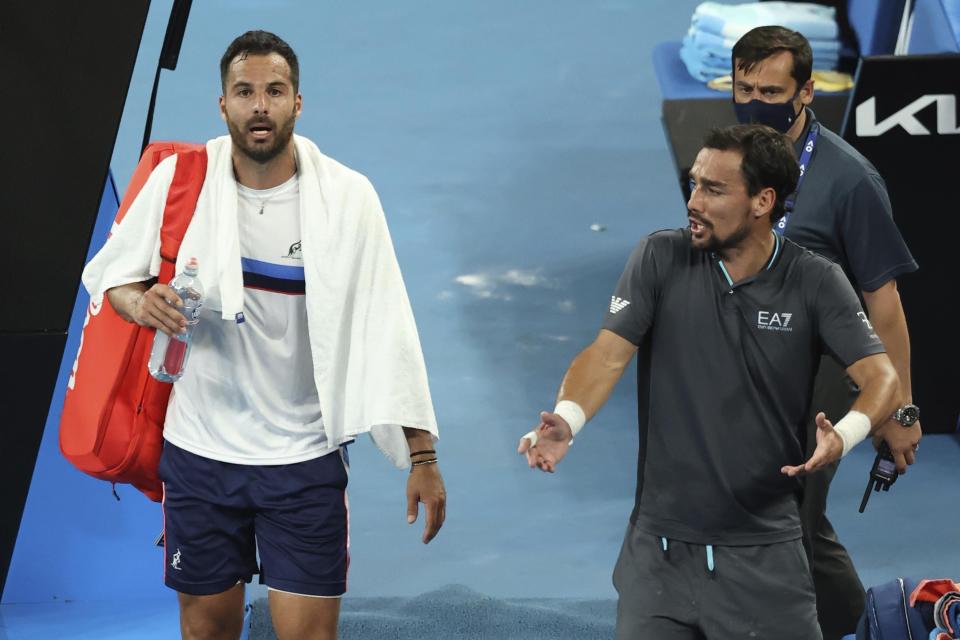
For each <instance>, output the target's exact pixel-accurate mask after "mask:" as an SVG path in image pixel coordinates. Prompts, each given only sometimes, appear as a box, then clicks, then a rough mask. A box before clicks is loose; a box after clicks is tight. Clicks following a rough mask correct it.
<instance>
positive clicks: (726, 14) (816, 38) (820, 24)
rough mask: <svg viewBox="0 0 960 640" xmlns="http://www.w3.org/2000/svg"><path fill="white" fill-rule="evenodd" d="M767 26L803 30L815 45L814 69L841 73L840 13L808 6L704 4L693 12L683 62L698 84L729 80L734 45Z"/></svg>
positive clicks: (791, 4)
mask: <svg viewBox="0 0 960 640" xmlns="http://www.w3.org/2000/svg"><path fill="white" fill-rule="evenodd" d="M764 25H780V26H782V27H787V28H788V29H793V30H794V31H799V32H800V33H802V34H803V35H804V37H806V39H807V40H809V41H810V47H811V48H812V49H813V68H814V69H826V70H832V69H836V68H837V62H838V60H839V57H840V35H839V30H838V29H837V21H836V15H835V11H834V9H833V7H825V6H823V5H819V4H812V3H806V2H750V3H747V4H732V5H731V4H720V3H719V2H704V3H702V4H700V5H699V6H698V7H697V8H696V10H695V11H694V12H693V18H692V19H691V21H690V30H689V31H688V32H687V35H686V36H685V37H684V38H683V46H682V47H681V48H680V58H681V59H682V60H683V63H684V64H685V65H686V66H687V70H688V71H689V72H690V75H691V76H693V77H694V78H696V79H697V80H701V81H703V82H707V81H709V80H712V79H714V78H718V77H720V76H725V75H729V74H730V54H731V52H732V51H733V45H734V44H736V42H737V40H739V39H740V37H741V36H743V34H745V33H746V32H747V31H750V30H751V29H753V28H755V27H761V26H764Z"/></svg>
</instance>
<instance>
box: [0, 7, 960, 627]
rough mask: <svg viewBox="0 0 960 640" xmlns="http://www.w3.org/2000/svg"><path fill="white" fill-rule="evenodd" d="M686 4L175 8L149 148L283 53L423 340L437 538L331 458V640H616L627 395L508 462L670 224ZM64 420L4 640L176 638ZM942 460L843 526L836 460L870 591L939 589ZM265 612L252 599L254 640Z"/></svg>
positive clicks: (38, 482)
mask: <svg viewBox="0 0 960 640" xmlns="http://www.w3.org/2000/svg"><path fill="white" fill-rule="evenodd" d="M696 4H697V1H696V0H643V1H642V2H640V1H634V2H628V1H615V0H599V1H596V2H589V3H584V2H577V1H574V0H539V1H531V2H523V3H517V2H510V1H508V0H496V1H493V2H479V1H473V0H471V1H469V2H466V1H464V2H444V1H442V0H426V1H423V2H416V3H412V2H410V3H393V2H389V3H388V2H378V1H371V2H358V3H353V2H351V3H333V2H306V1H303V2H294V1H292V0H288V1H277V2H271V3H263V2H254V1H253V0H232V1H230V2H227V1H226V0H210V1H207V2H203V3H194V6H193V9H192V13H191V18H190V23H189V26H188V28H187V32H186V37H185V40H184V46H183V50H182V52H181V57H180V62H179V65H178V68H177V70H176V71H175V72H169V71H165V72H164V75H163V76H162V79H161V85H160V95H159V99H158V103H157V114H156V118H155V123H154V135H153V138H154V139H156V140H162V139H174V140H193V141H200V140H205V139H207V138H210V137H213V136H217V135H222V134H223V133H224V126H223V123H222V122H221V120H220V119H219V115H218V109H217V97H218V96H219V78H218V68H217V64H218V61H219V58H220V55H221V54H222V52H223V50H224V49H225V48H226V46H227V44H228V43H229V42H230V40H232V39H233V37H235V36H236V35H238V34H240V33H242V32H243V31H245V30H247V29H251V28H264V29H268V30H272V31H275V32H277V33H278V34H279V35H281V36H282V37H284V38H285V39H287V40H288V41H289V42H290V43H291V45H292V46H293V47H294V49H296V50H297V52H298V55H299V57H300V61H301V85H302V86H301V91H302V93H303V95H304V112H303V116H302V118H301V120H300V122H299V123H298V125H297V130H298V132H299V133H301V134H303V135H306V136H308V137H310V138H312V139H313V140H314V141H316V142H317V144H318V145H319V146H320V148H321V149H322V150H324V151H325V152H326V153H327V154H329V155H331V156H333V157H334V158H337V159H338V160H340V161H342V162H344V163H345V164H348V165H350V166H352V167H354V168H356V169H358V170H359V171H361V172H363V173H365V174H366V175H368V176H369V177H370V179H371V180H372V182H373V184H374V185H375V186H376V187H377V189H378V191H379V193H380V197H381V199H382V201H383V205H384V209H385V210H386V212H387V219H388V223H389V224H390V229H391V233H392V237H393V241H394V244H395V247H396V251H397V256H398V259H399V262H400V265H401V268H402V269H403V273H404V278H405V281H406V284H407V288H408V291H409V294H410V298H411V301H412V304H413V308H414V313H415V315H416V318H417V322H418V327H419V331H420V337H421V341H422V344H423V349H424V353H425V357H426V361H427V367H428V371H429V374H430V382H431V390H432V393H433V398H434V402H435V405H436V410H437V417H438V420H439V422H440V430H441V440H440V442H439V444H438V453H439V456H440V459H441V469H442V471H443V474H444V478H445V480H446V483H447V490H448V494H449V503H448V507H447V523H446V525H445V526H444V528H443V530H442V531H441V533H440V535H439V537H438V538H437V539H436V540H435V541H434V542H433V543H431V544H430V545H428V546H424V545H422V544H421V543H420V531H421V527H422V523H421V522H418V523H417V524H415V525H413V526H408V525H407V524H406V521H405V509H406V501H405V495H404V483H405V480H406V477H405V474H404V472H400V471H397V470H396V469H393V468H392V467H391V466H390V465H389V463H388V462H387V461H386V460H385V459H384V458H383V457H382V456H381V455H380V453H379V452H378V451H377V450H376V448H375V447H373V446H372V444H371V443H370V442H369V441H368V440H367V439H364V440H362V441H359V442H357V443H356V444H354V445H353V446H352V447H351V450H350V456H351V462H352V465H351V479H350V505H351V538H352V544H351V556H352V563H351V571H350V585H349V594H348V597H347V598H346V599H345V601H344V613H343V622H342V629H343V637H344V638H383V637H395V638H406V637H411V638H412V637H417V638H454V637H463V638H467V637H475V638H514V637H515V638H540V637H543V638H548V637H555V638H567V637H569V638H589V637H610V636H611V634H612V632H611V629H612V622H613V615H614V611H615V610H614V604H613V600H614V598H615V592H614V590H613V587H612V585H611V578H610V576H611V572H612V569H613V565H614V561H615V559H616V556H617V553H618V550H619V545H620V542H621V538H622V536H623V533H624V531H625V528H626V524H627V518H628V516H629V513H630V510H631V508H632V503H633V492H634V483H635V473H636V455H637V434H636V400H635V383H634V380H635V376H634V374H633V372H632V369H631V371H630V372H629V373H628V374H627V375H626V376H625V378H624V380H623V381H622V382H621V384H620V386H619V387H618V389H617V391H616V392H615V393H614V396H613V397H612V398H611V400H610V402H609V403H608V404H607V406H606V407H605V408H604V409H603V410H602V411H601V412H600V413H599V415H598V416H597V417H596V419H595V420H594V421H593V422H592V423H591V424H590V425H589V426H588V427H587V428H586V429H585V431H584V433H583V434H582V435H581V436H580V437H579V438H578V439H577V442H576V444H575V445H574V447H573V450H572V453H571V455H570V456H569V457H568V458H567V459H566V460H565V461H564V462H563V463H562V464H561V465H560V468H559V470H558V473H557V474H556V475H546V474H541V473H539V472H533V471H530V470H529V469H527V467H526V465H525V464H524V463H523V461H522V460H521V458H520V457H519V456H518V455H516V453H515V449H516V446H517V441H518V438H519V437H520V436H521V435H522V434H523V433H524V432H526V431H527V430H528V429H529V428H530V427H531V426H532V425H533V424H534V423H535V421H536V420H537V415H538V412H539V411H540V410H542V409H547V408H550V407H551V406H552V404H553V400H554V397H555V393H556V390H557V386H558V385H559V382H560V377H561V376H562V374H563V372H564V370H565V368H566V366H567V364H568V363H569V362H570V360H571V359H572V358H573V356H574V355H575V354H576V353H577V352H578V350H579V349H581V348H582V347H584V346H585V345H586V344H587V343H588V342H589V341H590V340H592V339H593V337H594V335H595V333H596V331H597V329H598V327H599V323H600V321H601V319H602V318H603V314H604V311H605V308H606V306H607V305H608V304H609V296H610V293H611V291H612V289H613V287H614V285H615V283H616V280H617V278H618V277H619V275H620V272H621V269H622V268H623V264H624V262H625V261H626V259H627V256H628V254H629V252H630V250H631V249H632V247H633V246H634V244H635V243H636V242H637V240H638V239H639V238H640V237H642V236H643V235H645V234H647V233H649V232H651V231H654V230H656V229H661V228H667V227H679V226H683V225H685V224H686V218H685V216H686V212H685V208H684V203H683V202H682V199H681V196H680V193H679V190H678V188H677V180H676V177H675V175H674V170H673V168H672V162H671V159H670V152H669V151H668V149H667V145H666V142H665V140H664V135H663V131H662V128H661V123H660V95H659V91H658V88H657V83H656V80H655V77H654V71H653V67H652V64H651V52H652V50H653V48H654V46H655V45H656V44H657V43H659V42H661V41H664V40H668V39H673V40H676V39H679V38H680V37H681V36H682V34H683V33H684V31H685V30H686V28H687V26H688V24H689V18H690V15H691V13H692V11H693V9H694V7H695V6H696ZM169 10H170V2H169V1H168V2H163V1H159V0H157V1H155V2H153V3H152V6H151V10H150V16H149V20H148V24H147V31H146V33H145V35H144V42H143V46H142V49H141V55H140V59H139V60H138V64H137V68H136V70H135V76H134V84H133V86H132V87H131V91H130V95H129V97H128V102H127V108H126V111H125V115H124V119H123V121H122V124H121V130H120V135H119V137H118V140H117V145H116V148H115V153H114V158H113V164H112V170H113V174H114V177H115V180H116V183H117V186H118V187H119V189H120V190H121V192H122V190H123V188H124V186H125V185H126V182H127V181H128V180H129V177H130V174H131V173H132V171H133V167H134V165H135V163H136V159H137V155H138V151H139V142H140V136H141V135H142V127H143V114H144V113H145V110H146V102H147V99H148V97H149V88H150V84H151V82H152V79H153V73H154V70H155V64H156V59H157V55H158V52H159V48H160V43H161V41H162V37H163V30H164V28H165V25H166V19H167V17H168V15H169ZM97 241H98V242H100V241H102V237H101V238H99V239H98V240H97ZM84 305H85V302H82V304H80V305H79V306H78V308H79V309H81V310H82V309H83V307H84ZM909 312H910V310H909V309H907V314H908V317H909ZM79 321H82V315H75V322H79ZM75 326H77V325H75ZM68 360H70V361H72V353H71V354H70V355H69V356H68ZM916 366H922V365H916ZM68 368H69V362H68V363H67V364H66V367H65V368H64V371H66V369H68ZM58 393H59V394H60V397H62V381H61V386H60V387H59V388H58ZM691 401H695V399H693V398H691ZM58 412H59V407H58V406H56V405H55V406H54V407H53V408H52V411H51V417H50V423H49V424H48V427H47V432H46V434H45V436H44V441H43V444H42V451H41V456H40V460H39V462H38V466H37V474H36V476H35V479H34V485H33V486H32V488H31V494H30V497H29V500H28V504H27V509H26V512H25V514H24V524H23V528H22V531H21V535H20V538H19V539H18V543H17V549H16V551H15V554H14V558H13V562H12V565H11V570H10V577H9V579H8V583H7V588H6V591H5V593H4V599H3V604H2V605H0V639H4V640H27V639H31V640H32V639H41V638H43V639H47V638H61V637H63V638H98V639H99V640H114V639H117V640H119V639H121V638H137V639H148V638H171V637H176V635H177V611H176V599H175V597H174V594H172V593H171V592H169V591H167V590H165V589H164V588H163V587H162V585H161V584H160V583H161V564H162V556H161V554H160V552H159V550H157V549H156V548H155V547H153V546H152V540H153V537H154V536H155V535H156V533H157V532H158V531H159V528H160V522H161V520H160V514H159V507H158V506H157V505H153V504H149V503H147V502H146V501H145V500H143V499H141V498H140V496H138V495H136V493H135V492H134V491H131V490H124V488H121V497H122V498H123V499H122V501H121V502H120V503H117V502H115V501H114V499H113V498H112V497H111V496H110V493H109V488H108V487H106V486H105V485H104V484H103V483H99V482H97V481H94V480H92V479H89V478H85V477H82V476H81V475H80V474H79V473H76V472H73V471H72V470H71V469H69V468H68V467H67V465H66V463H65V462H63V461H62V460H60V459H59V457H58V453H57V449H56V446H57V445H56V420H57V419H58ZM958 453H960V445H958V442H957V440H956V439H955V438H954V437H953V436H935V437H930V438H927V439H925V440H924V442H923V445H922V447H921V451H920V456H919V463H918V464H917V465H916V466H915V467H913V468H911V470H910V472H909V473H908V474H907V475H906V476H905V477H904V478H902V479H901V480H900V481H898V482H897V484H896V485H895V486H894V487H893V489H892V490H891V492H890V493H889V494H883V495H876V496H874V497H873V498H872V500H871V503H870V506H869V507H868V509H867V511H866V513H865V514H863V515H859V514H857V513H856V509H857V505H858V504H859V501H860V497H861V495H862V492H863V488H864V485H865V483H866V478H867V472H868V470H869V467H870V464H871V462H872V457H873V455H872V452H871V450H870V448H869V445H867V444H865V445H861V446H860V447H859V448H858V449H856V450H855V451H854V452H853V453H852V454H851V455H850V456H849V457H848V459H847V460H845V461H844V464H843V465H842V467H841V469H840V472H839V473H838V476H837V479H836V481H835V482H834V486H833V492H832V498H831V511H830V515H831V518H832V519H833V522H834V524H835V526H836V529H837V530H838V531H839V533H840V537H841V539H842V540H843V541H845V542H846V544H847V546H848V548H849V549H850V551H851V553H852V555H853V557H854V559H855V561H856V564H857V566H858V568H859V570H860V572H861V576H862V577H863V581H864V583H866V584H867V585H870V584H875V583H878V582H883V581H887V580H889V579H892V578H894V577H896V576H899V575H911V576H917V577H939V576H943V575H951V576H952V577H954V578H957V577H958V574H960V563H958V554H957V552H956V541H957V531H960V513H958V511H957V510H956V509H955V508H951V507H952V505H951V504H950V503H949V502H947V501H945V500H944V499H943V495H944V487H945V485H947V484H950V485H951V486H952V487H953V488H954V489H955V488H956V476H955V470H956V464H955V461H956V459H957V454H958ZM51 474H60V475H56V476H55V477H56V478H57V479H56V480H52V479H51V478H53V477H54V475H51ZM678 482H682V478H678ZM264 595H265V591H264V590H263V588H262V587H259V586H254V587H252V588H250V589H249V591H248V600H249V601H251V602H254V604H255V609H254V615H253V618H254V619H257V618H259V617H260V616H265V615H266V613H265V612H263V611H260V610H259V609H257V608H256V605H257V600H258V599H259V598H262V597H263V596H264ZM261 619H262V618H261ZM451 630H452V631H451ZM255 632H256V633H261V632H259V631H256V629H255ZM414 632H416V635H414ZM264 633H265V632H264ZM251 637H254V634H252V635H251ZM256 637H267V636H266V635H263V634H262V633H261V635H258V636H256Z"/></svg>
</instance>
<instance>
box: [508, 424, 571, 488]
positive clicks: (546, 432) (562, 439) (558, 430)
mask: <svg viewBox="0 0 960 640" xmlns="http://www.w3.org/2000/svg"><path fill="white" fill-rule="evenodd" d="M533 433H535V434H536V436H537V439H536V444H531V440H530V438H529V437H527V436H524V437H522V438H520V446H519V447H517V453H522V454H526V456H527V464H529V465H530V468H531V469H532V468H534V467H537V468H539V469H540V470H541V471H547V472H549V473H553V472H554V471H556V468H557V464H558V463H559V462H560V461H561V460H563V456H565V455H567V451H568V450H569V449H570V440H571V438H573V432H572V431H571V430H570V425H569V424H567V421H566V420H564V419H563V418H561V417H560V416H559V415H557V414H555V413H550V412H549V411H541V412H540V424H539V425H537V427H536V428H535V429H534V430H533Z"/></svg>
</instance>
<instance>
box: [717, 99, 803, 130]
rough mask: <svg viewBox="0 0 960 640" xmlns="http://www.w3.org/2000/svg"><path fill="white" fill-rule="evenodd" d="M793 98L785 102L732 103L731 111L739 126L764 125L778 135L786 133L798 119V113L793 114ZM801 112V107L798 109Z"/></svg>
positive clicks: (752, 101) (753, 101) (754, 101)
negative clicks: (735, 116) (734, 113)
mask: <svg viewBox="0 0 960 640" xmlns="http://www.w3.org/2000/svg"><path fill="white" fill-rule="evenodd" d="M795 98H796V96H794V97H793V98H791V99H790V100H788V101H787V102H774V103H770V102H763V101H762V100H751V101H750V102H747V103H743V104H741V103H739V102H737V101H736V100H734V102H733V110H734V111H735V112H736V113H737V121H738V122H740V124H765V125H767V126H768V127H772V128H774V129H776V130H777V131H779V132H780V133H786V132H787V131H789V130H790V127H792V126H793V123H794V122H796V121H797V118H798V117H800V113H797V112H794V110H793V100H794V99H795ZM800 109H801V111H802V110H803V107H802V106H801V107H800Z"/></svg>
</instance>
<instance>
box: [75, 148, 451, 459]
mask: <svg viewBox="0 0 960 640" xmlns="http://www.w3.org/2000/svg"><path fill="white" fill-rule="evenodd" d="M294 145H295V148H296V154H297V165H298V171H299V176H300V211H301V216H300V218H301V232H302V249H301V251H302V255H303V264H304V276H305V280H306V302H307V323H308V327H309V332H310V347H311V351H312V355H313V368H314V380H315V382H316V385H317V392H318V394H319V397H320V407H321V409H322V411H323V421H324V428H325V429H326V431H327V437H328V439H329V442H331V443H336V444H339V443H342V442H345V441H347V440H350V439H353V438H355V437H356V436H358V435H359V434H361V433H367V432H370V434H371V436H372V437H373V440H374V442H375V443H376V444H377V446H378V447H379V448H380V449H381V451H383V452H384V454H385V455H386V456H387V457H388V458H389V459H390V460H391V461H393V463H394V464H396V465H397V466H398V467H401V468H405V467H407V466H408V465H409V449H408V447H407V443H406V439H405V438H404V436H403V432H402V430H401V426H406V427H413V428H417V429H422V430H424V431H428V432H430V433H431V434H432V435H433V437H434V438H436V437H437V435H438V432H437V424H436V418H435V417H434V412H433V403H432V400H431V398H430V389H429V386H428V384H427V373H426V366H425V364H424V361H423V354H422V351H421V349H420V339H419V337H418V335H417V328H416V324H415V323H414V319H413V312H412V310H411V308H410V302H409V300H408V298H407V291H406V287H405V286H404V284H403V278H402V276H401V274H400V267H399V265H398V264H397V259H396V254H395V253H394V250H393V243H392V242H391V240H390V234H389V231H388V230H387V224H386V219H385V218H384V215H383V209H382V208H381V206H380V200H379V198H378V197H377V194H376V191H375V190H374V188H373V185H371V184H370V181H369V180H367V178H366V177H364V176H363V175H361V174H359V173H357V172H356V171H353V170H351V169H349V168H347V167H345V166H343V165H342V164H340V163H338V162H336V161H335V160H333V159H331V158H328V157H327V156H325V155H323V154H322V153H321V152H320V150H319V149H318V148H317V147H316V145H314V144H313V143H312V142H311V141H310V140H308V139H306V138H304V137H301V136H294ZM207 154H208V171H207V178H206V180H205V182H204V185H203V189H202V190H201V191H200V197H199V199H198V202H197V210H196V213H195V214H194V218H193V220H192V222H191V224H190V227H189V228H188V229H187V233H186V235H185V236H184V239H183V244H182V246H181V248H180V253H179V256H178V258H177V272H178V273H179V272H180V271H181V270H182V269H183V267H184V266H185V264H186V261H187V260H188V259H189V258H190V257H196V258H197V259H198V260H199V263H200V278H201V280H202V281H203V284H204V288H205V289H206V298H205V301H204V303H205V304H206V305H207V306H208V307H209V308H212V309H216V310H219V311H220V313H221V318H222V320H221V321H222V322H235V321H236V320H235V319H236V317H237V314H240V313H242V312H243V272H242V269H241V264H240V242H239V237H238V225H237V186H236V181H235V179H234V175H233V163H232V160H231V141H230V138H229V136H223V137H220V138H216V139H214V140H211V141H209V142H208V143H207ZM175 167H176V156H174V157H171V158H167V159H166V160H164V161H163V162H161V163H160V164H159V165H157V167H156V169H155V170H154V171H153V173H152V174H151V176H150V178H149V179H148V180H147V182H146V183H145V184H144V186H143V188H142V190H141V191H140V194H139V195H138V196H137V198H136V200H135V201H134V202H133V204H132V205H131V207H130V209H129V210H128V211H127V214H126V216H125V217H124V219H123V221H122V222H121V223H120V224H119V225H116V226H115V227H114V229H113V232H112V236H111V238H110V240H109V241H108V242H107V243H106V244H105V245H104V247H103V249H101V250H100V252H99V253H98V254H97V255H96V256H95V257H94V258H93V260H91V261H90V263H89V264H88V265H87V267H86V268H85V269H84V272H83V283H84V286H85V287H86V288H87V291H88V292H89V293H90V296H91V298H92V299H93V300H94V301H99V300H100V299H101V298H102V297H103V294H104V292H105V291H106V290H107V289H110V288H112V287H116V286H120V285H123V284H129V283H131V282H140V281H143V280H145V279H147V278H148V277H151V276H156V275H157V274H158V273H159V272H160V253H159V249H160V233H159V232H160V224H161V221H162V213H163V207H164V204H165V202H166V197H167V191H168V189H169V187H170V182H171V181H172V179H173V174H174V170H175Z"/></svg>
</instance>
